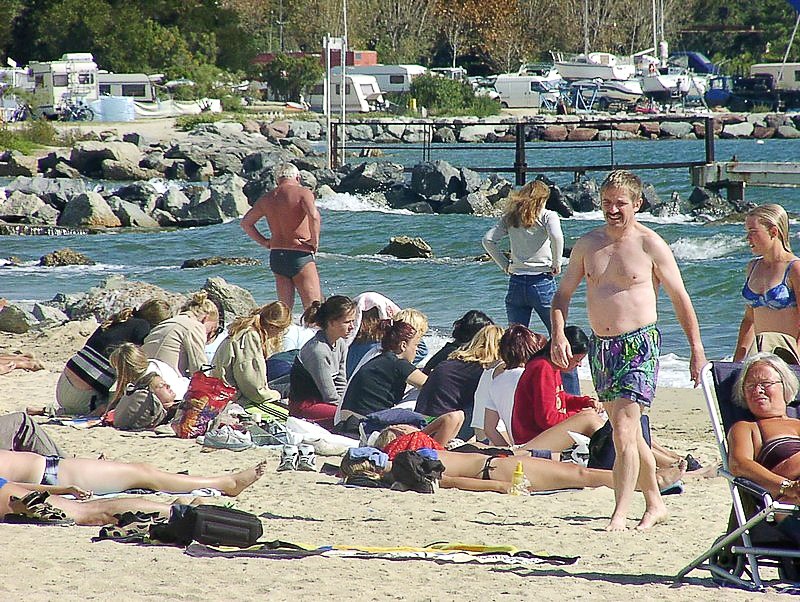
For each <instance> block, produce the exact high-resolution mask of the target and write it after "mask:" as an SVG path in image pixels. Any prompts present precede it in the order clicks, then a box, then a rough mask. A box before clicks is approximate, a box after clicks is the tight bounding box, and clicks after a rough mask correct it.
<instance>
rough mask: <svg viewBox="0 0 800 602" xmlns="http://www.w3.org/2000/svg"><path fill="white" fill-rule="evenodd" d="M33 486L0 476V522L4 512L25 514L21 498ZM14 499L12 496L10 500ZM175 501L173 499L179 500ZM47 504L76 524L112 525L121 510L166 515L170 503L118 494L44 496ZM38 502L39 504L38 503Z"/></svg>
mask: <svg viewBox="0 0 800 602" xmlns="http://www.w3.org/2000/svg"><path fill="white" fill-rule="evenodd" d="M34 487H35V486H33V485H28V484H25V483H11V482H7V481H6V480H5V479H3V478H0V522H2V521H3V519H4V518H5V516H6V515H7V514H17V513H19V514H27V513H28V510H29V509H28V508H26V506H25V504H24V503H23V502H22V501H21V500H22V499H23V498H24V497H25V496H26V495H28V494H30V493H31V492H32V491H36V489H34ZM12 498H16V499H12ZM181 501H182V500H176V501H175V502H176V503H177V502H181ZM47 504H49V505H50V506H52V507H54V508H57V509H58V510H60V511H62V512H63V514H64V516H65V517H66V518H68V519H71V520H73V521H75V524H77V525H98V526H99V525H109V524H116V522H117V517H116V516H115V515H117V514H122V513H123V512H148V513H149V512H156V513H158V514H159V515H161V516H165V517H167V516H169V512H170V507H171V504H167V503H164V502H157V501H154V500H149V499H147V498H144V497H122V498H113V499H107V500H85V501H77V500H71V499H67V498H64V497H61V496H59V495H50V496H48V497H47ZM39 505H41V504H39Z"/></svg>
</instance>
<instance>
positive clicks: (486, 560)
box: [186, 541, 579, 566]
mask: <svg viewBox="0 0 800 602" xmlns="http://www.w3.org/2000/svg"><path fill="white" fill-rule="evenodd" d="M186 554H187V555H189V556H193V557H196V558H266V559H271V560H289V559H299V558H308V557H309V556H323V557H326V558H359V559H378V560H429V561H433V562H436V563H439V564H508V565H523V566H525V565H527V566H531V565H539V564H550V565H555V566H566V565H571V564H575V563H576V562H577V561H578V559H579V558H578V557H575V556H555V555H545V554H535V553H533V552H530V551H528V550H519V549H517V548H514V547H513V546H505V545H503V546H484V545H479V544H478V545H472V544H463V543H446V542H440V543H436V544H431V545H428V546H424V547H421V548H415V547H406V546H402V547H390V548H379V547H363V546H346V545H332V546H321V547H316V548H313V547H311V546H307V545H304V544H296V543H291V542H284V541H270V542H264V543H259V544H258V545H255V546H251V547H249V548H242V549H225V548H221V547H215V546H209V545H203V544H196V543H193V544H190V545H189V546H188V547H187V548H186Z"/></svg>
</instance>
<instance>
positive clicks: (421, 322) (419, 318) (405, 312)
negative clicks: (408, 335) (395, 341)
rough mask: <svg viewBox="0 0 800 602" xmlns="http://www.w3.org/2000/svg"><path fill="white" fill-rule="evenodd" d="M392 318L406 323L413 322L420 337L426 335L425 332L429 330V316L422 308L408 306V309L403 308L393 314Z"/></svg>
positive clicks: (412, 324)
mask: <svg viewBox="0 0 800 602" xmlns="http://www.w3.org/2000/svg"><path fill="white" fill-rule="evenodd" d="M392 319H393V320H395V321H397V322H405V323H406V324H411V326H412V327H413V328H414V330H416V331H417V336H418V337H419V338H422V337H423V336H425V333H426V332H428V318H427V316H426V315H425V314H424V313H422V312H421V311H420V310H418V309H414V308H413V307H407V308H406V309H401V310H400V311H398V312H397V313H396V314H394V315H393V316H392Z"/></svg>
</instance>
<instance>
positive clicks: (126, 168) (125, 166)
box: [100, 159, 162, 181]
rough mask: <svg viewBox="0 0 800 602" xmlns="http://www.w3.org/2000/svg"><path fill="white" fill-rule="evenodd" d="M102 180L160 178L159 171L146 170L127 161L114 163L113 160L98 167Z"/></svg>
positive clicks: (105, 161)
mask: <svg viewBox="0 0 800 602" xmlns="http://www.w3.org/2000/svg"><path fill="white" fill-rule="evenodd" d="M100 169H101V173H102V176H103V178H105V179H106V180H128V181H133V180H147V179H150V178H159V177H161V176H162V173H161V172H160V171H156V170H155V169H146V168H144V167H139V164H138V163H134V162H133V161H130V160H128V159H124V160H122V161H116V160H114V159H105V160H104V161H103V162H102V165H101V167H100Z"/></svg>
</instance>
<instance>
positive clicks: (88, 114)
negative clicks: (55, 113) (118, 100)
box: [59, 98, 94, 121]
mask: <svg viewBox="0 0 800 602" xmlns="http://www.w3.org/2000/svg"><path fill="white" fill-rule="evenodd" d="M59 119H61V120H62V121H93V120H94V111H93V110H92V109H91V108H90V107H89V106H87V105H86V104H84V102H83V101H82V100H77V101H73V100H72V99H71V98H65V99H64V102H63V103H62V105H61V108H60V110H59Z"/></svg>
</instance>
